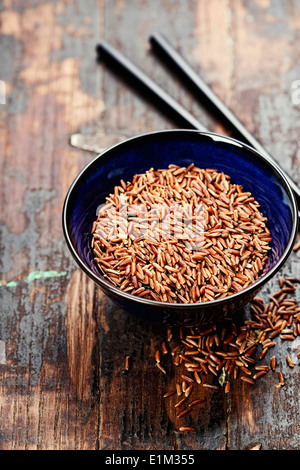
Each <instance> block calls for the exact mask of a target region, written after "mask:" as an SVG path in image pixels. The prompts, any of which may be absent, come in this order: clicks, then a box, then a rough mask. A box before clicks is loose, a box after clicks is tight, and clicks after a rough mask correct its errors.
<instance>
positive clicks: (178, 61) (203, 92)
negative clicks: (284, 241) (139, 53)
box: [149, 33, 300, 208]
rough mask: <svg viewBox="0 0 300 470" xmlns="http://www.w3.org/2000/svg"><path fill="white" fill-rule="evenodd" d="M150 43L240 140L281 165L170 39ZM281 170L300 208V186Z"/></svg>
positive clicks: (154, 38)
mask: <svg viewBox="0 0 300 470" xmlns="http://www.w3.org/2000/svg"><path fill="white" fill-rule="evenodd" d="M149 40H150V43H151V44H152V47H153V49H154V50H155V51H156V52H159V53H160V54H161V55H162V56H163V58H164V59H167V61H168V63H169V64H171V65H172V66H175V68H176V70H177V71H178V72H180V74H181V76H182V77H183V78H184V79H185V80H186V81H187V82H188V84H189V85H191V86H192V88H193V89H194V90H195V91H196V93H198V94H199V95H200V97H201V98H202V99H203V98H204V100H205V101H206V102H207V103H208V105H209V106H210V107H211V108H212V109H213V111H214V112H215V113H216V114H218V115H220V116H221V117H222V119H223V121H224V124H227V125H229V126H230V127H231V128H232V129H234V130H235V132H236V133H237V134H238V135H239V136H240V137H241V139H240V140H242V141H244V142H245V143H247V144H248V145H250V146H251V147H253V148H254V149H256V150H257V151H258V152H259V153H261V154H263V155H264V157H265V158H266V159H267V160H269V161H271V162H275V163H276V164H277V166H280V165H279V164H278V162H276V161H275V160H274V158H273V157H272V156H271V154H270V153H269V152H268V151H267V150H266V149H265V148H264V147H263V146H262V145H261V143H260V142H258V140H257V139H256V138H255V137H254V136H253V135H252V134H251V133H250V132H249V131H248V130H247V129H246V127H245V126H244V125H243V124H242V123H241V121H240V120H239V119H238V118H237V117H236V116H235V115H234V114H233V113H232V112H231V111H230V109H228V108H227V107H226V105H225V104H224V103H223V102H222V101H221V100H220V98H218V96H216V95H215V93H214V92H213V91H212V90H211V88H210V87H209V86H208V85H207V84H206V83H205V82H204V80H202V78H201V77H200V76H199V75H198V74H197V73H196V72H195V70H194V69H193V68H192V67H191V66H190V65H189V64H188V63H187V62H186V61H185V60H184V59H183V57H182V56H181V55H180V54H179V52H178V51H177V50H176V49H175V48H174V47H173V46H172V45H171V44H170V43H169V42H168V40H167V39H166V38H165V37H164V36H163V35H162V34H160V33H155V34H152V35H151V36H150V39H149ZM280 169H281V171H282V172H283V173H284V174H285V177H286V178H287V179H288V181H289V184H290V186H291V188H292V190H293V191H294V194H295V196H296V199H297V202H298V207H299V208H300V188H299V187H298V186H297V184H296V183H295V182H294V181H293V180H292V179H291V178H290V176H289V175H287V174H286V172H285V171H284V170H283V168H281V167H280Z"/></svg>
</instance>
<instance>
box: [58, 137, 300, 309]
mask: <svg viewBox="0 0 300 470" xmlns="http://www.w3.org/2000/svg"><path fill="white" fill-rule="evenodd" d="M172 133H185V134H198V135H199V136H200V137H201V136H208V137H211V138H212V140H214V141H224V142H226V143H228V144H231V145H235V146H238V147H242V148H245V149H246V150H248V151H250V152H252V153H254V154H256V156H258V157H259V158H260V159H262V160H263V161H264V162H266V164H267V165H269V166H270V167H271V169H272V170H273V171H275V172H276V173H277V174H278V175H279V177H280V179H281V180H282V182H283V183H284V186H285V191H286V193H287V195H288V197H289V201H290V203H291V208H292V228H291V233H290V236H289V240H288V242H287V245H286V247H285V249H284V252H283V253H282V255H281V256H280V258H279V259H278V261H277V263H276V264H275V266H273V267H272V268H271V269H270V271H268V272H267V273H266V274H265V275H262V276H261V277H259V278H258V279H257V280H256V281H255V282H254V283H252V284H250V286H248V287H246V288H245V289H242V290H241V291H239V292H236V293H234V294H231V295H228V296H226V297H223V298H221V299H216V300H210V301H206V302H194V303H171V302H161V301H157V300H150V299H144V298H142V297H138V296H135V295H132V294H128V293H127V292H123V291H122V290H121V289H119V288H118V287H115V286H114V285H112V284H111V283H109V282H108V281H106V280H105V279H104V278H101V277H100V276H97V275H96V274H95V273H94V272H93V271H92V270H91V269H90V268H89V267H88V266H87V265H86V264H85V263H84V262H83V260H82V259H81V257H80V256H79V255H78V253H77V251H76V250H75V248H74V245H73V243H72V240H71V237H70V235H69V230H68V224H67V214H68V204H69V200H70V197H71V194H72V192H73V190H74V189H75V188H76V185H77V183H78V181H79V180H80V179H81V177H82V176H83V175H84V173H85V172H86V171H87V169H88V168H89V167H90V166H92V165H94V164H95V162H96V161H98V160H99V159H100V158H101V157H102V156H103V155H105V154H107V153H108V152H110V151H112V150H114V149H115V148H117V147H119V146H122V145H124V144H127V143H128V142H130V141H134V140H139V139H142V138H144V137H148V136H149V137H151V136H155V135H158V134H159V135H162V134H172ZM62 226H63V233H64V237H65V240H66V244H67V246H68V248H69V250H70V252H71V254H72V256H73V258H74V259H75V261H76V262H77V264H78V265H79V267H80V268H81V269H82V270H83V271H84V272H85V274H87V275H88V276H89V277H90V278H91V279H92V280H93V281H94V282H95V283H96V284H98V285H100V286H101V287H103V289H104V291H107V290H108V291H111V292H113V293H114V294H116V295H117V296H119V297H122V298H124V299H125V300H127V301H128V300H129V301H132V302H136V303H139V304H142V305H147V306H153V307H157V308H168V309H173V310H182V309H188V310H190V309H191V310H194V309H197V310H198V309H206V308H208V309H209V308H212V307H216V306H222V305H225V304H227V303H229V302H230V303H231V302H232V301H234V300H237V299H238V298H240V297H243V296H245V295H247V294H251V293H253V291H258V290H260V289H261V288H262V286H263V285H264V284H266V283H267V282H268V281H269V280H270V279H271V278H272V277H273V276H274V275H275V274H276V273H277V272H278V271H279V270H280V269H281V267H282V266H283V264H284V263H285V262H286V260H287V258H288V257H289V255H290V253H291V251H292V248H293V245H294V243H295V239H296V236H297V231H298V207H297V201H296V197H295V194H294V192H293V190H292V188H291V186H290V184H289V181H288V179H287V177H286V176H285V174H284V172H283V170H282V169H281V168H280V166H279V165H278V164H277V162H276V161H274V160H271V159H269V158H267V156H266V155H263V154H262V153H260V152H259V151H258V150H256V149H254V148H253V147H251V146H250V145H247V144H245V143H244V142H242V141H239V140H237V139H234V138H232V137H229V136H225V135H222V134H218V133H214V132H202V131H199V130H196V129H166V130H159V131H152V132H145V133H143V134H139V135H136V136H133V137H130V138H128V139H125V140H122V141H120V142H118V143H117V144H115V145H112V146H110V147H108V148H107V149H105V150H104V151H103V152H101V153H100V154H98V155H97V156H96V157H95V158H93V159H92V160H91V161H90V162H89V163H88V164H86V165H85V166H84V167H83V169H82V170H81V171H80V172H79V173H78V174H77V176H76V178H75V179H74V180H73V182H72V184H71V186H70V187H69V190H68V192H67V194H66V197H65V200H64V204H63V210H62Z"/></svg>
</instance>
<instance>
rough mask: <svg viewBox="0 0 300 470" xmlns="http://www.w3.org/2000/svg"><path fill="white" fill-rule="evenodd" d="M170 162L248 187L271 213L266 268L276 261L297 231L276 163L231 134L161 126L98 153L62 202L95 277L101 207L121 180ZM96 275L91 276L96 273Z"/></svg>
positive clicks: (79, 253)
mask: <svg viewBox="0 0 300 470" xmlns="http://www.w3.org/2000/svg"><path fill="white" fill-rule="evenodd" d="M170 163H174V164H177V165H180V166H188V165H189V164H190V163H195V165H197V166H198V167H201V168H214V169H216V170H218V171H223V172H225V173H226V174H228V175H229V176H231V179H232V181H233V182H235V183H238V184H241V185H242V186H243V187H244V189H245V190H246V191H250V192H251V193H252V195H253V196H254V198H255V199H256V200H257V201H258V202H259V203H260V206H261V210H262V212H263V214H264V215H265V216H266V217H267V218H268V220H269V224H268V227H269V229H270V231H271V236H272V242H271V250H270V252H269V257H268V261H267V263H266V265H265V267H264V273H263V275H265V274H266V273H268V272H269V271H270V270H272V268H274V267H275V266H276V264H277V263H278V261H279V259H280V258H281V257H282V256H283V255H284V253H285V251H286V249H287V245H288V244H289V243H290V244H291V237H292V234H293V233H294V232H295V207H294V204H295V203H294V202H293V200H292V199H291V195H290V190H289V188H288V186H287V184H286V182H285V180H284V179H283V178H282V176H281V172H280V170H279V171H277V170H276V168H274V166H273V165H272V164H270V163H269V162H267V161H266V160H265V159H263V158H262V157H261V156H259V155H258V154H257V153H256V152H255V151H253V150H251V149H250V148H249V147H247V146H244V145H243V144H241V143H240V142H237V141H235V140H233V139H230V138H227V137H223V136H218V135H216V134H202V133H199V132H198V131H185V130H182V131H181V130H175V131H163V132H156V133H151V134H146V135H143V136H139V137H135V138H133V139H129V140H127V141H125V142H122V143H121V144H118V145H116V146H115V147H112V148H111V149H109V150H108V151H105V152H104V153H103V154H101V155H100V156H98V157H96V158H95V159H94V160H93V161H92V162H91V163H90V164H89V165H87V167H86V168H85V169H84V170H83V171H82V172H81V173H80V174H79V176H78V177H77V178H76V180H75V181H74V183H73V185H72V186H71V188H70V190H69V193H68V196H67V198H66V201H65V207H64V228H65V233H66V234H67V238H68V241H69V245H70V248H71V251H73V255H75V258H76V259H77V261H78V262H79V263H80V265H81V267H82V268H83V269H85V270H86V271H87V272H88V274H91V273H93V274H94V276H96V279H95V280H96V281H97V280H100V279H102V280H103V276H101V274H100V273H99V270H98V268H97V266H96V265H95V264H94V262H93V253H92V250H91V228H92V224H93V222H94V220H95V219H96V217H97V207H98V206H99V205H101V204H103V203H104V202H105V197H106V196H107V195H108V194H110V193H111V192H112V189H113V187H114V186H115V185H117V184H119V183H120V179H124V180H125V181H127V180H131V179H132V177H133V176H134V175H135V174H136V173H143V172H145V171H146V170H148V169H150V168H151V167H154V168H167V167H168V165H169V164H170ZM93 274H92V275H93Z"/></svg>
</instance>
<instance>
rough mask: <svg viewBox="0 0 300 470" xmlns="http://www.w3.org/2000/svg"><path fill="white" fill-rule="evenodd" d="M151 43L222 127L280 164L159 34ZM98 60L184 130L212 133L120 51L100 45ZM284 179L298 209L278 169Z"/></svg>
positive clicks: (296, 189) (294, 187)
mask: <svg viewBox="0 0 300 470" xmlns="http://www.w3.org/2000/svg"><path fill="white" fill-rule="evenodd" d="M150 43H151V45H152V47H153V49H154V51H156V52H157V53H158V54H159V55H161V56H162V58H163V59H164V61H165V62H167V63H168V64H169V65H170V66H172V67H173V68H175V69H176V71H177V73H178V74H179V75H180V76H181V78H182V79H183V80H185V81H186V82H187V84H188V85H189V87H190V89H192V90H193V91H194V92H195V94H197V95H199V98H201V99H202V100H204V102H205V103H206V104H207V105H208V106H209V107H210V109H211V110H212V111H213V112H214V113H215V114H217V115H218V116H219V117H220V119H222V121H223V123H224V124H225V125H227V126H229V127H230V128H231V129H232V130H234V131H235V132H236V133H237V135H238V137H239V139H240V140H241V141H243V142H245V143H246V144H248V145H250V146H251V147H253V148H254V149H255V150H257V151H258V152H259V153H261V154H262V155H263V156H264V157H265V158H266V159H267V160H268V161H270V162H271V163H276V164H277V166H278V167H279V164H278V163H277V162H276V161H275V160H274V158H273V157H272V156H271V155H270V153H269V152H267V150H266V149H265V148H264V147H263V146H262V145H261V144H260V143H259V142H258V141H257V140H256V138H255V137H254V136H253V135H252V134H251V133H250V132H249V131H248V130H247V129H246V128H245V126H244V125H243V124H242V123H241V122H240V121H239V119H237V117H236V116H235V115H234V114H233V113H232V112H231V111H230V110H229V109H228V108H227V107H226V105H225V104H224V103H223V102H222V101H221V100H220V99H219V98H218V97H217V96H216V95H215V94H214V92H213V91H212V90H211V88H210V87H209V86H208V85H207V84H206V83H205V82H204V81H203V80H202V79H201V77H200V76H199V75H198V74H197V73H196V72H195V70H193V68H192V67H191V66H190V65H189V64H188V63H187V62H186V61H185V60H184V59H183V58H182V57H181V55H180V54H179V53H178V51H177V50H176V49H174V48H173V46H172V45H171V44H170V43H169V42H168V41H167V39H166V38H165V37H164V36H163V35H162V34H160V33H155V34H153V35H151V36H150ZM96 52H97V60H98V62H100V61H101V60H104V61H105V62H106V63H107V65H109V66H111V68H112V69H113V70H116V71H117V72H121V73H122V77H123V78H125V79H128V80H129V81H130V84H131V85H132V86H134V87H136V88H137V89H138V90H139V91H140V92H142V93H146V94H147V95H148V96H149V98H150V99H151V100H152V102H153V100H154V101H155V103H156V104H157V105H158V106H159V107H160V109H161V110H162V111H165V112H166V113H167V115H169V116H170V115H171V116H173V117H175V119H177V120H180V121H181V122H182V124H183V125H184V126H185V127H188V128H192V129H197V130H199V131H201V132H211V131H210V130H209V129H207V127H206V126H204V125H203V124H202V123H201V122H200V121H199V120H198V119H196V118H195V117H194V116H193V115H192V114H191V113H190V112H189V111H187V110H186V109H185V108H184V107H183V106H182V105H181V104H180V103H178V102H177V101H176V100H175V99H174V98H172V96H170V95H169V94H168V93H167V92H165V91H164V90H163V89H162V88H161V87H160V86H159V85H158V84H157V83H155V82H154V81H153V80H152V79H151V78H150V77H149V76H148V75H146V74H145V73H144V72H143V71H142V70H141V69H140V68H139V67H137V66H136V65H135V64H134V63H133V62H132V61H130V60H129V59H128V58H127V57H125V56H124V55H123V54H122V53H121V52H120V51H118V50H117V49H115V48H114V47H113V46H111V45H110V44H108V43H107V42H102V43H100V44H98V45H97V47H96ZM281 171H282V172H283V173H284V175H285V177H286V179H287V180H288V182H289V184H290V186H291V188H292V190H293V192H294V194H295V197H296V200H297V203H298V207H299V208H300V189H299V187H298V186H297V184H296V183H295V182H294V181H293V180H292V179H291V178H290V176H289V175H287V174H286V172H285V171H284V170H283V169H282V168H281Z"/></svg>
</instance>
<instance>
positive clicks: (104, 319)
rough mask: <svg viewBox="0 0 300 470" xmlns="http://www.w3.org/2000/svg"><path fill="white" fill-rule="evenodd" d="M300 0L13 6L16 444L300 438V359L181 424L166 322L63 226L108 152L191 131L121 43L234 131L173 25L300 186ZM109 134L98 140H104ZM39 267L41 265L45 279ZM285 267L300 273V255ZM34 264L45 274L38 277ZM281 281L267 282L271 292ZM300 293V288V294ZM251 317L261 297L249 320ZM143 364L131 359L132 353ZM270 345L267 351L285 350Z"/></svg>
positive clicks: (6, 239) (9, 144) (8, 410)
mask: <svg viewBox="0 0 300 470" xmlns="http://www.w3.org/2000/svg"><path fill="white" fill-rule="evenodd" d="M299 18H300V6H299V4H298V2H293V1H288V2H278V1H277V0H264V1H261V0H255V1H249V0H210V1H209V2H207V1H205V0H191V1H189V2H186V1H185V0H172V1H171V0H157V1H150V0H113V1H112V0H98V1H97V0H87V1H84V2H83V1H80V0H75V1H69V0H56V1H54V0H49V1H46V2H42V1H39V0H38V1H35V2H24V1H22V0H16V1H12V0H4V1H3V2H2V4H1V5H0V44H1V48H0V63H1V71H0V80H2V81H4V82H5V85H6V93H7V96H6V104H5V105H2V104H0V124H1V125H0V165H1V183H0V205H1V212H0V271H1V275H0V281H1V285H0V305H1V308H0V319H1V321H0V341H1V342H0V346H1V351H0V352H1V354H0V357H1V361H0V422H1V433H0V448H1V449H2V450H9V449H18V450H19V449H20V450H24V449H78V450H79V449H82V450H94V449H96V450H99V449H100V450H104V449H109V450H111V449H114V450H115V449H126V450H131V449H152V450H154V449H159V450H164V449H183V450H185V449H201V450H215V449H222V450H225V449H233V450H243V449H249V448H251V447H252V446H254V445H255V444H258V443H261V444H262V446H263V449H265V450H269V449H276V450H279V449H288V450H293V449H299V448H300V435H299V429H298V428H299V426H298V422H299V405H300V403H299V382H298V376H299V369H298V367H299V366H296V367H295V368H294V369H293V370H292V369H289V368H288V367H287V365H286V363H285V356H286V354H287V353H290V354H291V355H293V354H295V351H294V348H295V347H299V344H296V345H295V344H293V345H292V346H291V345H289V344H286V343H280V342H279V341H278V345H277V346H276V355H277V356H278V358H279V368H280V370H282V371H284V373H285V375H286V382H287V383H286V386H285V387H282V388H281V389H280V390H279V389H277V388H276V387H275V383H276V381H277V379H276V378H275V376H274V375H272V374H270V375H267V376H265V377H264V378H263V379H261V381H259V382H258V383H257V384H256V386H255V388H251V387H250V386H249V385H248V384H245V383H240V382H239V381H237V382H236V383H235V384H234V386H233V388H232V391H231V393H230V395H229V396H225V395H224V394H223V393H222V392H220V393H219V392H214V391H211V390H208V389H207V390H205V389H201V390H200V391H199V393H201V396H202V395H203V396H204V397H205V399H206V401H205V405H203V406H202V405H201V406H200V407H199V412H198V413H195V414H194V415H193V416H192V417H190V418H189V420H187V421H186V422H193V424H194V425H195V427H196V432H195V433H191V434H181V433H178V432H177V429H178V422H177V421H176V418H175V415H174V407H173V405H174V399H175V398H174V397H173V398H172V397H171V399H168V400H166V399H164V398H162V397H163V394H164V393H165V392H166V391H168V390H170V389H171V388H172V387H173V386H174V383H175V382H174V380H175V378H176V370H174V368H172V367H171V365H170V363H169V362H168V361H167V359H166V358H165V361H166V368H167V369H168V372H169V374H168V375H167V376H165V375H163V374H162V373H161V372H160V371H159V370H158V369H157V367H156V366H155V360H154V355H155V351H156V349H157V348H158V347H160V345H161V342H162V341H163V339H165V336H166V331H165V329H164V328H163V327H161V326H159V325H155V324H150V325H149V324H145V323H143V322H142V321H141V320H138V319H136V318H135V317H133V316H131V315H130V314H128V313H125V312H124V311H122V310H121V309H120V308H118V307H116V306H115V305H114V304H113V303H112V302H111V301H110V300H109V299H107V298H106V297H105V296H104V294H102V292H101V291H99V289H98V288H97V287H96V286H95V285H94V284H93V282H92V281H90V280H89V279H88V278H87V277H86V276H85V274H83V273H82V272H81V271H80V270H79V269H78V267H77V266H76V265H75V263H74V261H73V260H72V259H71V256H70V255H69V253H68V251H67V248H66V245H65V242H64V239H63V234H62V229H61V210H62V205H63V201H64V197H65V194H66V192H67V190H68V188H69V185H70V184H71V182H72V181H73V179H74V178H75V176H76V175H77V173H78V172H79V171H80V170H81V169H82V168H83V166H84V165H85V164H86V163H88V162H89V161H90V160H91V159H92V158H93V156H94V153H92V152H89V151H87V150H79V149H76V148H74V147H73V146H71V145H70V143H69V142H70V136H71V135H72V134H80V135H81V142H83V143H86V142H92V143H93V145H96V144H97V142H96V143H95V136H98V144H97V145H99V146H100V147H101V148H105V147H107V146H110V145H111V144H112V143H114V142H117V141H118V139H119V141H121V140H123V139H124V138H126V137H129V136H133V135H137V134H139V133H143V132H148V131H152V130H159V129H166V128H172V127H176V123H174V122H172V121H170V120H168V119H167V118H166V116H165V115H164V114H162V113H161V112H159V110H157V109H156V108H155V107H154V106H153V105H152V104H151V103H149V102H148V101H147V100H145V99H144V98H143V97H141V96H140V95H139V93H138V91H135V90H133V89H132V88H131V87H130V86H128V84H126V83H124V82H123V81H122V79H121V78H120V77H117V76H116V75H115V74H113V73H112V72H111V71H110V70H108V69H107V68H106V66H105V65H104V64H101V66H99V65H97V64H96V63H95V51H94V49H95V45H96V43H97V42H98V41H99V40H101V39H105V40H107V41H109V42H110V43H112V44H113V45H114V46H116V47H119V48H120V49H121V50H122V51H123V52H124V53H125V54H126V55H127V56H128V57H130V58H131V59H132V60H134V61H135V63H137V64H138V65H139V66H141V67H142V68H143V70H144V71H145V72H146V73H148V74H149V75H150V76H152V77H153V78H154V79H155V80H156V81H157V82H158V83H160V84H161V85H162V86H163V87H164V88H165V89H166V90H167V91H168V92H169V93H170V94H172V96H174V97H175V98H176V99H177V100H178V101H180V102H181V103H182V104H183V105H184V106H186V107H187V108H188V109H189V110H190V111H191V112H192V113H194V114H195V115H196V116H197V117H198V118H199V119H200V120H202V121H203V123H204V124H206V125H207V126H208V127H209V128H210V129H211V130H212V131H216V132H221V133H225V134H226V133H227V130H226V129H224V128H223V126H222V125H221V124H220V123H218V122H217V121H216V120H215V119H214V117H213V116H211V115H210V114H209V112H207V110H205V109H204V107H203V105H202V104H201V103H199V102H198V100H197V99H196V98H195V97H194V96H192V95H191V94H190V93H189V90H187V89H186V88H185V86H184V85H183V84H182V83H180V82H179V80H178V78H177V77H176V76H175V75H173V74H172V73H171V72H170V71H169V70H168V69H167V68H166V67H165V66H164V65H163V64H162V63H161V62H160V61H159V60H158V58H157V57H156V56H155V55H154V53H153V52H152V51H151V49H150V46H149V43H148V38H149V35H150V34H151V33H153V32H155V31H161V32H164V33H165V34H166V35H167V36H168V38H169V40H170V41H171V42H172V43H173V44H174V45H175V46H176V47H177V48H178V49H179V51H180V52H181V53H182V54H183V56H184V57H185V58H186V59H187V60H188V61H189V62H190V63H191V64H192V65H193V66H194V67H195V69H196V70H197V71H198V72H199V73H200V74H201V76H202V77H203V78H204V79H205V80H206V81H207V82H208V83H209V84H210V86H211V87H212V88H213V90H214V91H215V92H216V94H218V96H220V98H221V99H222V100H224V102H225V103H226V104H227V105H228V106H229V107H230V108H231V109H232V110H233V111H234V112H235V113H236V114H237V116H239V118H240V119H241V120H242V121H243V122H244V124H245V125H246V126H247V127H248V128H249V130H250V131H252V132H253V133H255V135H256V136H257V138H258V139H259V140H260V141H261V142H262V143H263V144H264V145H265V146H266V148H268V150H270V151H271V152H272V153H273V155H274V157H275V158H276V159H277V160H278V161H279V162H280V164H281V165H282V166H283V167H284V168H285V169H286V171H287V172H289V173H290V174H291V176H292V177H293V179H294V180H295V181H296V182H298V183H300V170H299V168H300V165H299V151H298V141H299V132H300V125H299V122H300V121H299V118H300V108H299V105H295V104H293V102H292V100H291V84H292V82H293V81H294V80H297V79H300V66H299V48H298V47H297V43H298V39H299ZM96 140H97V137H96ZM30 273H31V276H30ZM282 274H284V275H292V276H300V268H299V252H298V253H296V252H294V253H293V254H292V255H291V257H290V259H289V260H288V261H287V263H286V264H285V266H284V267H283V269H282ZM28 276H29V277H28ZM277 287H278V284H277V280H276V279H273V280H272V281H270V282H269V283H268V285H267V286H266V287H265V288H264V290H263V292H262V296H263V297H264V298H265V299H266V298H267V296H268V295H269V294H270V292H273V291H274V290H276V289H277ZM296 296H297V299H298V300H299V299H300V291H299V287H297V291H296ZM248 313H249V310H248V309H247V308H246V309H245V312H244V317H246V316H247V315H248ZM127 355H129V356H130V357H131V367H130V370H129V371H128V372H127V373H126V372H125V371H124V363H125V357H126V356H127ZM269 358H270V356H267V357H266V361H269Z"/></svg>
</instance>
